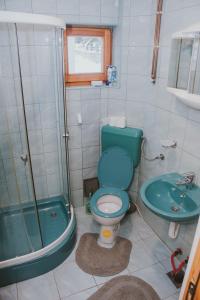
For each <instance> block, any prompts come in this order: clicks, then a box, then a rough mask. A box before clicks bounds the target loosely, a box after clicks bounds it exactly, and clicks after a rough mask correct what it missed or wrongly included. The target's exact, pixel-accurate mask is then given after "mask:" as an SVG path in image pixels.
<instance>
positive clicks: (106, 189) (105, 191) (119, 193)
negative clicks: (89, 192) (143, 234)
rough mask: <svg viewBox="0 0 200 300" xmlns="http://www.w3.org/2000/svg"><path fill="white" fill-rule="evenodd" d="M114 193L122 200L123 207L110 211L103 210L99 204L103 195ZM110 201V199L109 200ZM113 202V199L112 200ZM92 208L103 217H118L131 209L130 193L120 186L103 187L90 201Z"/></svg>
mask: <svg viewBox="0 0 200 300" xmlns="http://www.w3.org/2000/svg"><path fill="white" fill-rule="evenodd" d="M108 195H113V196H115V197H118V198H119V200H120V201H121V207H120V208H119V210H117V211H115V212H113V213H108V212H105V211H103V210H101V209H100V208H99V206H98V201H100V200H101V198H102V197H103V196H108ZM108 202H109V200H108ZM110 203H112V201H110ZM90 208H91V210H92V212H93V213H94V214H96V215H97V216H100V217H103V218H117V217H119V216H121V215H123V214H125V213H126V211H127V210H128V209H129V197H128V194H127V193H126V192H125V191H122V190H121V189H119V188H114V187H102V188H100V189H98V190H97V191H96V193H94V195H93V196H92V198H91V201H90Z"/></svg>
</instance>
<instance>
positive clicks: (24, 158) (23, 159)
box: [20, 154, 28, 165]
mask: <svg viewBox="0 0 200 300" xmlns="http://www.w3.org/2000/svg"><path fill="white" fill-rule="evenodd" d="M20 158H21V160H22V161H23V162H24V164H25V165H26V163H27V161H28V156H27V154H22V155H20Z"/></svg>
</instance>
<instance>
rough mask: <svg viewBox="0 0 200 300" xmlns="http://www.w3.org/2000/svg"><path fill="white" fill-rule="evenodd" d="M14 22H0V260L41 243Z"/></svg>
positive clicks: (40, 245) (27, 250) (24, 251)
mask: <svg viewBox="0 0 200 300" xmlns="http://www.w3.org/2000/svg"><path fill="white" fill-rule="evenodd" d="M22 96H23V94H22V90H21V86H20V73H19V57H18V47H17V39H16V31H15V25H13V24H0V261H3V260H8V259H11V258H15V257H17V256H21V255H25V254H27V253H30V252H33V251H35V250H38V249H40V248H41V247H42V240H41V234H40V226H39V221H38V213H37V209H36V203H35V195H34V189H33V181H32V175H31V170H30V167H31V165H30V161H29V155H28V144H27V135H26V128H25V125H26V120H25V116H24V110H23V99H22V98H23V97H22Z"/></svg>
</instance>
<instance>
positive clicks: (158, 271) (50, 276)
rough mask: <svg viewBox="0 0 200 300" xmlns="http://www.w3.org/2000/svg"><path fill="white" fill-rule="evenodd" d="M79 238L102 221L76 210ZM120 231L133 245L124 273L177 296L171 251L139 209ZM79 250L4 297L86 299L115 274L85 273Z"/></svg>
mask: <svg viewBox="0 0 200 300" xmlns="http://www.w3.org/2000/svg"><path fill="white" fill-rule="evenodd" d="M76 215H77V220H78V239H79V238H80V236H81V235H82V234H83V233H85V232H98V224H97V223H96V222H94V221H93V219H92V217H91V216H89V215H86V214H85V211H84V209H83V208H78V209H77V210H76ZM120 235H121V236H123V237H126V238H129V239H130V240H131V241H132V244H133V249H132V252H131V258H130V262H129V265H128V267H127V269H126V270H124V271H123V272H122V273H121V274H131V275H135V276H138V277H140V278H142V279H144V280H146V281H147V282H148V283H150V284H151V285H152V286H153V287H154V288H155V290H156V291H157V293H158V294H159V295H160V297H161V299H166V300H177V299H178V292H177V290H176V288H175V287H174V286H173V284H172V283H171V282H170V280H169V279H168V277H167V276H166V272H167V271H168V270H169V269H170V264H169V256H170V253H169V251H168V249H167V248H166V247H165V245H164V244H163V243H162V242H161V241H160V240H159V239H158V238H157V237H156V235H155V234H154V232H153V231H152V230H151V228H150V227H149V226H148V225H147V224H146V223H145V222H144V221H143V219H142V218H141V217H140V216H139V214H137V213H135V214H133V215H130V216H128V217H126V218H125V219H124V220H123V222H122V225H121V229H120ZM74 254H75V250H74V251H73V253H72V254H71V255H70V257H69V258H68V259H67V260H66V261H65V262H63V263H62V264H61V265H60V266H58V267H57V268H56V269H54V270H53V271H51V272H49V273H47V274H45V275H42V276H39V277H36V278H33V279H30V280H26V281H23V282H20V283H18V284H13V285H10V286H7V287H4V288H1V289H0V300H44V299H45V300H85V299H87V298H88V297H89V296H90V295H92V294H93V293H94V292H95V291H96V290H97V289H98V288H99V287H100V286H101V285H102V284H103V283H105V282H106V281H107V280H109V279H110V278H112V277H98V276H92V275H88V274H86V273H84V272H83V271H82V270H80V269H79V267H78V266H77V265H76V263H75V255H74Z"/></svg>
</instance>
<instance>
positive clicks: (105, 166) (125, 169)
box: [98, 147, 134, 190]
mask: <svg viewBox="0 0 200 300" xmlns="http://www.w3.org/2000/svg"><path fill="white" fill-rule="evenodd" d="M133 171H134V168H133V163H132V161H131V159H130V157H129V155H128V153H127V152H126V151H125V150H124V149H122V148H120V147H111V148H109V149H107V150H105V151H104V152H103V154H102V156H101V158H100V161H99V165H98V178H99V183H100V186H102V187H115V188H119V189H121V190H126V189H127V188H128V186H129V184H130V183H131V179H132V177H133Z"/></svg>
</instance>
